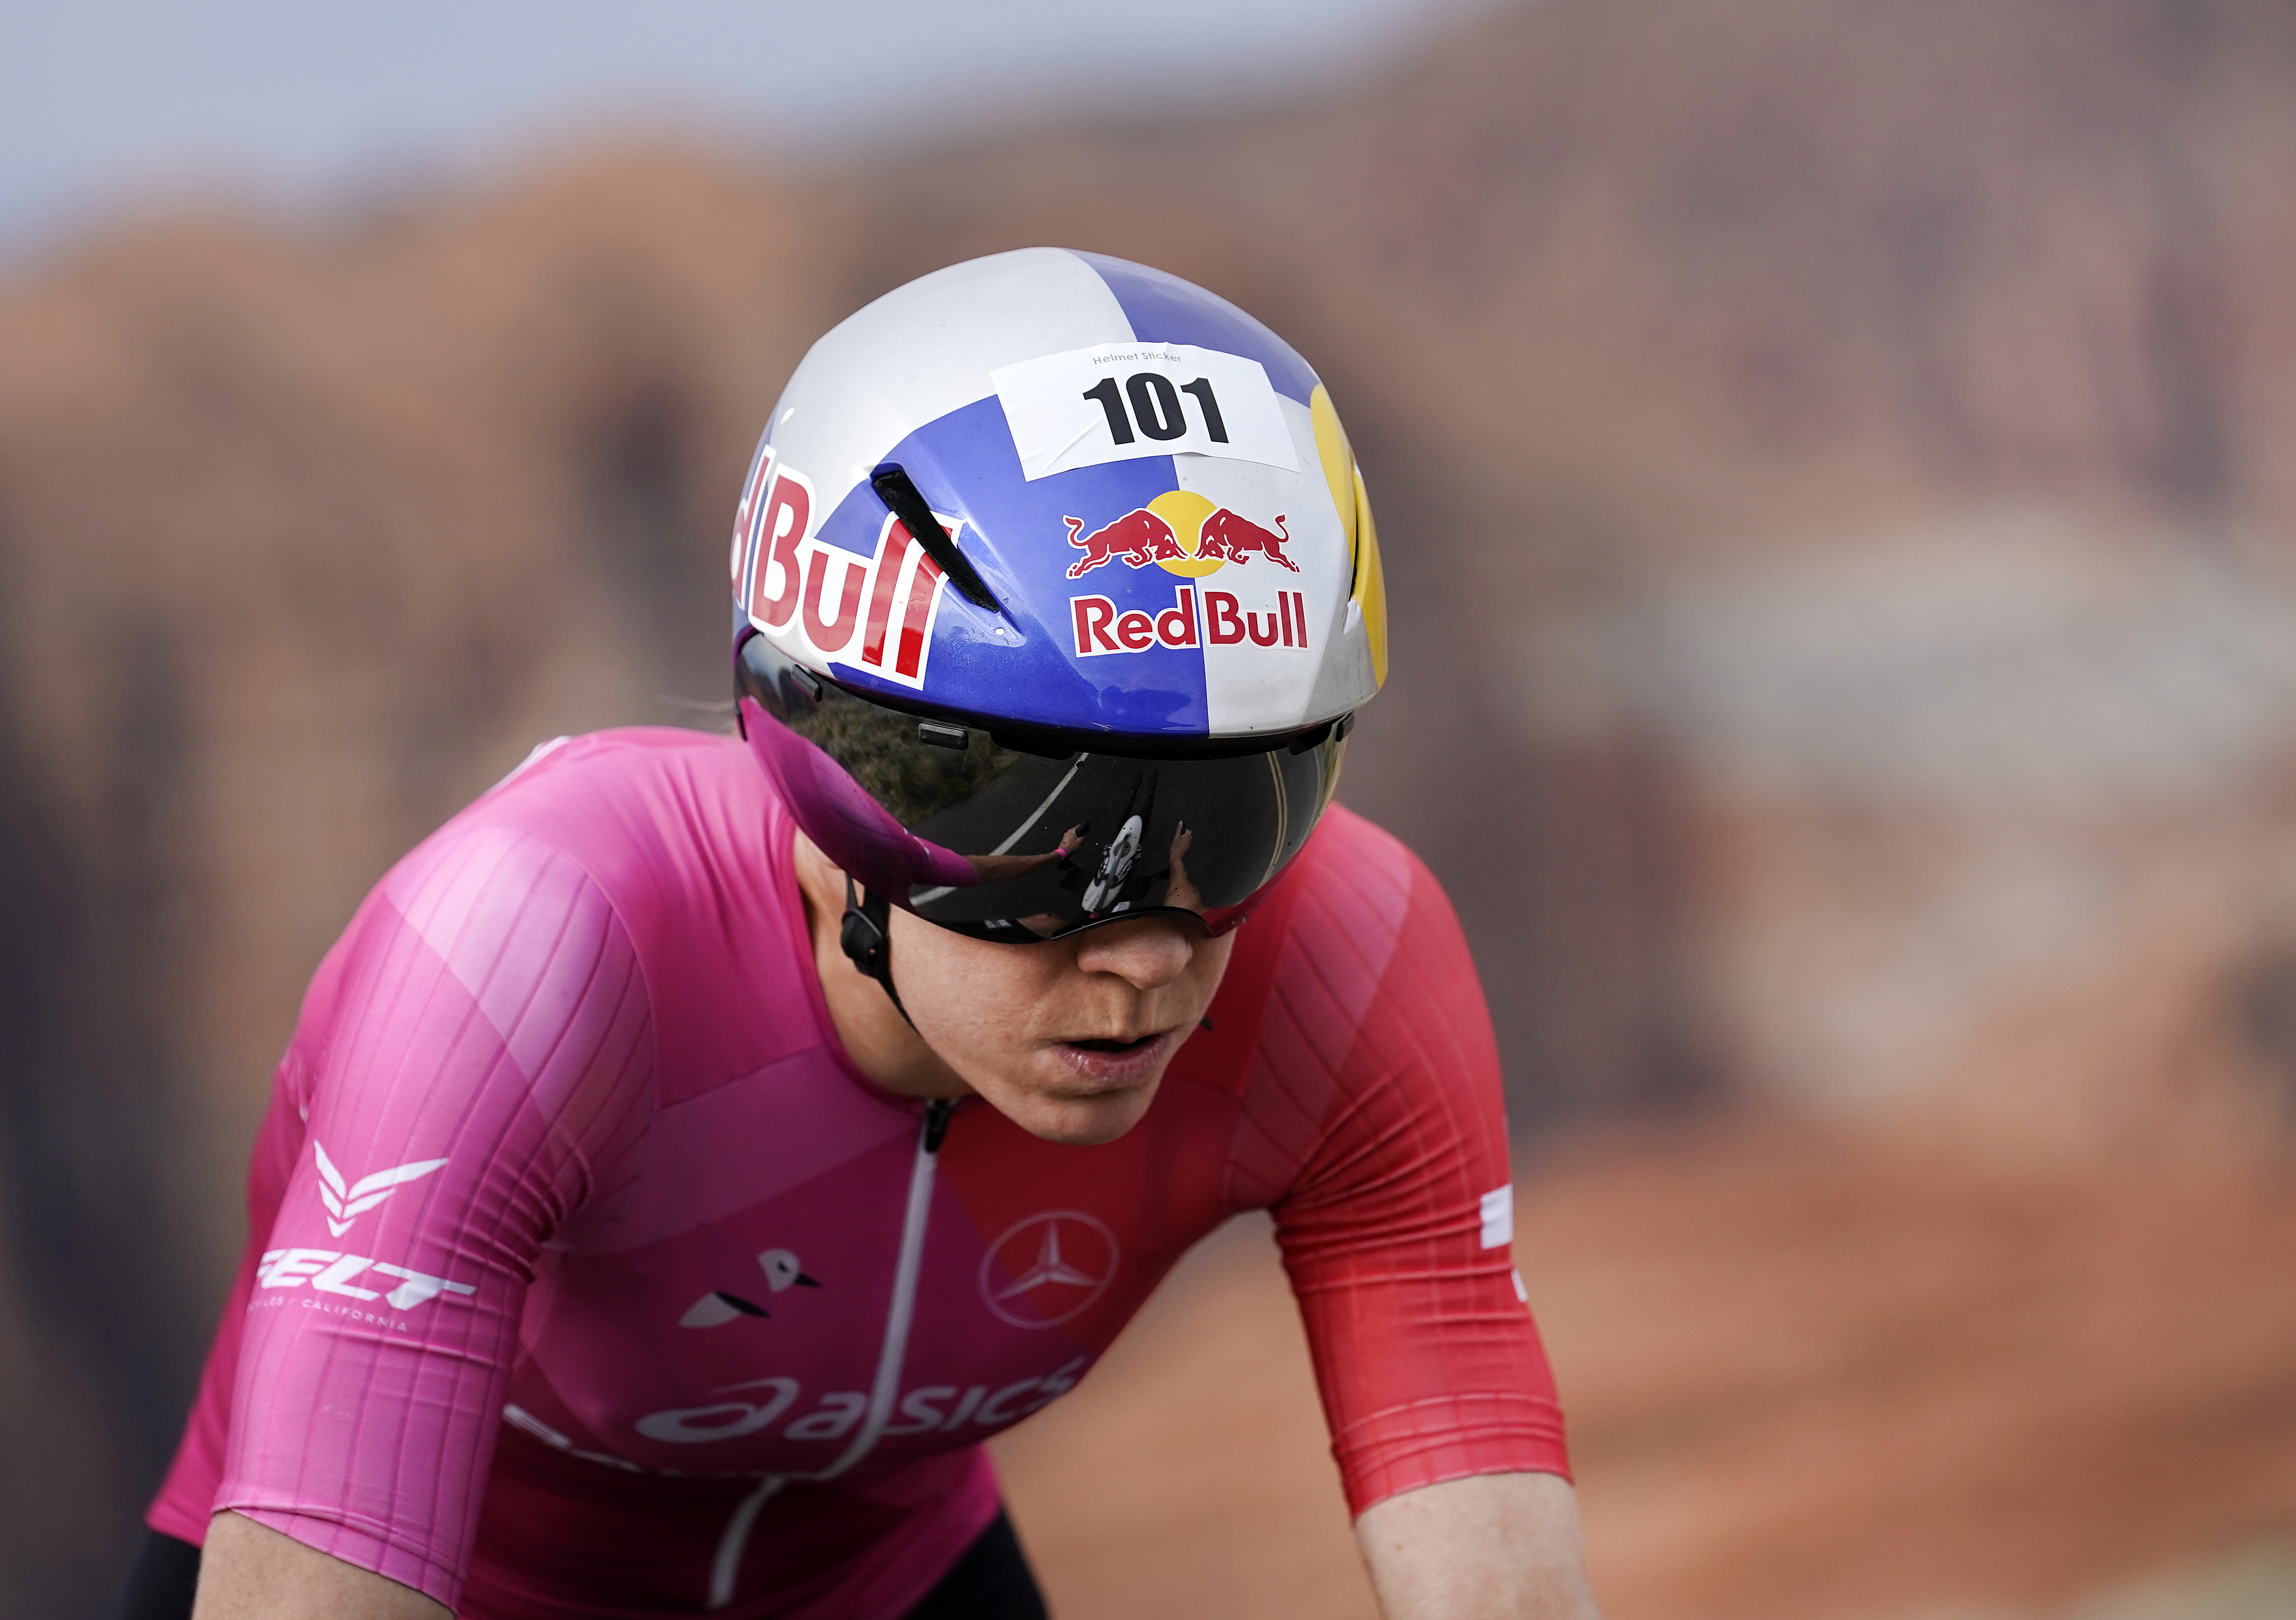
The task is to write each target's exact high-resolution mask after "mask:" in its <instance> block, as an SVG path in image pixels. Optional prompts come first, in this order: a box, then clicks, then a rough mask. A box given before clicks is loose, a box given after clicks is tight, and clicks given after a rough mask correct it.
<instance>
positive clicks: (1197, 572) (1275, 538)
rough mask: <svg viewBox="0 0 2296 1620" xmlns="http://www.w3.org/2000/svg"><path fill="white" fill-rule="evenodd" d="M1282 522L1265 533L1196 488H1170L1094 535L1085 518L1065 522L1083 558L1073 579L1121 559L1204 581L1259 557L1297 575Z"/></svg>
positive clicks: (1072, 570)
mask: <svg viewBox="0 0 2296 1620" xmlns="http://www.w3.org/2000/svg"><path fill="white" fill-rule="evenodd" d="M1283 517H1284V514H1282V513H1280V512H1279V513H1277V514H1275V518H1274V520H1273V522H1274V524H1275V527H1273V528H1266V527H1263V526H1261V525H1260V524H1259V523H1255V522H1252V521H1251V519H1250V518H1248V517H1245V516H1243V515H1242V514H1240V513H1236V512H1233V511H1230V510H1229V509H1228V508H1227V507H1226V506H1215V505H1214V504H1213V503H1212V502H1211V501H1210V500H1207V499H1206V498H1204V497H1202V496H1201V495H1199V494H1197V493H1196V492H1195V491H1194V490H1193V489H1167V490H1166V491H1165V492H1164V493H1163V494H1161V495H1160V496H1158V497H1157V498H1155V499H1154V500H1152V501H1150V502H1149V503H1148V504H1147V505H1146V506H1136V507H1134V508H1133V509H1132V510H1131V511H1129V512H1128V513H1126V514H1124V515H1123V516H1121V517H1119V518H1116V519H1114V520H1112V521H1111V522H1106V523H1103V524H1102V525H1101V526H1100V527H1099V528H1097V529H1095V530H1092V531H1091V532H1090V533H1089V534H1087V533H1086V532H1085V526H1084V520H1083V519H1082V518H1076V517H1063V518H1062V520H1061V522H1063V523H1065V524H1067V525H1068V530H1069V544H1070V545H1071V546H1073V547H1076V548H1077V549H1078V550H1079V551H1081V552H1082V553H1084V555H1082V556H1080V557H1078V559H1077V560H1076V561H1075V562H1073V563H1070V564H1069V574H1068V577H1069V578H1070V579H1071V580H1076V579H1081V578H1083V577H1084V576H1085V575H1086V574H1087V573H1090V572H1092V571H1093V570H1094V569H1095V568H1098V567H1100V566H1101V565H1102V564H1103V563H1112V562H1114V561H1115V560H1116V559H1117V558H1118V557H1122V558H1123V559H1124V560H1125V561H1126V562H1127V563H1130V564H1131V565H1132V566H1133V567H1135V568H1145V567H1147V566H1148V565H1149V564H1150V563H1155V564H1156V565H1157V566H1158V567H1160V568H1164V569H1168V570H1169V571H1170V572H1173V573H1177V574H1185V575H1191V576H1194V577H1198V578H1201V576H1203V575H1206V574H1210V573H1214V572H1218V570H1219V569H1220V568H1222V567H1224V566H1225V565H1226V564H1227V563H1235V564H1237V565H1238V566H1239V567H1241V566H1242V564H1244V563H1249V562H1250V561H1251V558H1252V557H1253V555H1259V556H1263V557H1266V558H1267V560H1268V561H1269V562H1271V563H1275V565H1276V566H1277V567H1279V568H1288V569H1290V570H1291V571H1292V572H1293V573H1295V574H1296V573H1298V572H1300V564H1299V563H1295V562H1293V561H1292V559H1291V558H1290V557H1289V556H1287V555H1284V551H1283V547H1285V546H1287V545H1289V544H1290V543H1291V539H1292V534H1291V530H1288V529H1286V528H1285V527H1284V526H1283Z"/></svg>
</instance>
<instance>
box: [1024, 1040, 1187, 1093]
mask: <svg viewBox="0 0 2296 1620" xmlns="http://www.w3.org/2000/svg"><path fill="white" fill-rule="evenodd" d="M1172 1034H1173V1032H1171V1031H1170V1030H1158V1031H1156V1032H1152V1033H1151V1034H1146V1035H1139V1036H1136V1037H1134V1038H1132V1039H1130V1040H1124V1039H1121V1038H1118V1037H1094V1038H1092V1039H1089V1040H1058V1041H1054V1043H1053V1048H1054V1050H1055V1051H1057V1052H1058V1053H1059V1054H1060V1055H1061V1057H1062V1061H1064V1062H1065V1063H1066V1064H1067V1065H1069V1067H1070V1068H1071V1069H1074V1070H1075V1071H1076V1072H1077V1073H1078V1074H1081V1075H1083V1076H1084V1077H1085V1078H1086V1079H1087V1080H1091V1081H1097V1082H1098V1083H1100V1084H1102V1085H1104V1086H1109V1087H1120V1086H1124V1085H1127V1084H1130V1083H1134V1082H1136V1081H1139V1080H1141V1079H1143V1078H1144V1077H1145V1076H1146V1075H1148V1074H1150V1073H1153V1072H1154V1070H1155V1069H1156V1067H1157V1066H1158V1065H1160V1063H1161V1062H1162V1061H1163V1059H1164V1058H1165V1057H1166V1056H1167V1055H1169V1052H1170V1051H1171V1048H1172V1045H1173V1040H1172Z"/></svg>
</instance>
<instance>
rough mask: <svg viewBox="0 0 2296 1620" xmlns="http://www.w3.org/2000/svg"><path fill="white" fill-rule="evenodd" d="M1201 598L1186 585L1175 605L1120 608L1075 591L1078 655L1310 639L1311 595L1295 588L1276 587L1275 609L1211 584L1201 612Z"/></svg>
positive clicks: (1301, 644)
mask: <svg viewBox="0 0 2296 1620" xmlns="http://www.w3.org/2000/svg"><path fill="white" fill-rule="evenodd" d="M1197 599H1198V598H1197V593H1196V590H1195V588H1194V587H1193V586H1188V585H1183V586H1181V587H1180V588H1179V589H1178V591H1177V593H1176V595H1175V598H1174V601H1175V604H1174V605H1173V606H1171V607H1169V608H1166V609H1165V610H1164V611H1163V612H1162V613H1147V612H1144V611H1143V610H1141V609H1138V608H1134V609H1130V610H1128V611H1126V610H1119V608H1118V607H1117V605H1116V604H1115V603H1113V602H1111V600H1109V598H1107V597H1106V596H1070V598H1069V611H1070V613H1072V614H1073V615H1074V617H1075V623H1076V653H1077V656H1078V658H1095V657H1098V656H1100V655H1102V654H1107V653H1144V652H1146V651H1147V650H1148V649H1149V648H1151V647H1169V648H1172V649H1174V650H1176V651H1177V650H1178V649H1179V648H1182V647H1193V646H1206V645H1209V646H1216V647H1218V646H1239V645H1241V644H1242V643H1244V642H1247V641H1248V642H1250V643H1251V645H1252V646H1260V647H1273V646H1286V647H1297V648H1302V649H1304V648H1305V647H1306V646H1307V645H1308V599H1307V597H1305V596H1302V595H1301V594H1300V592H1298V591H1296V590H1283V591H1278V592H1276V593H1275V611H1273V612H1272V613H1263V612H1261V611H1259V609H1258V608H1256V607H1255V608H1247V607H1245V606H1244V605H1243V604H1242V603H1240V602H1239V601H1237V600H1236V598H1235V596H1234V595H1233V594H1232V593H1230V592H1228V591H1224V590H1208V591H1205V592H1204V593H1203V594H1202V610H1201V614H1200V613H1199V612H1198V609H1197ZM1200 637H1201V638H1200Z"/></svg>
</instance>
